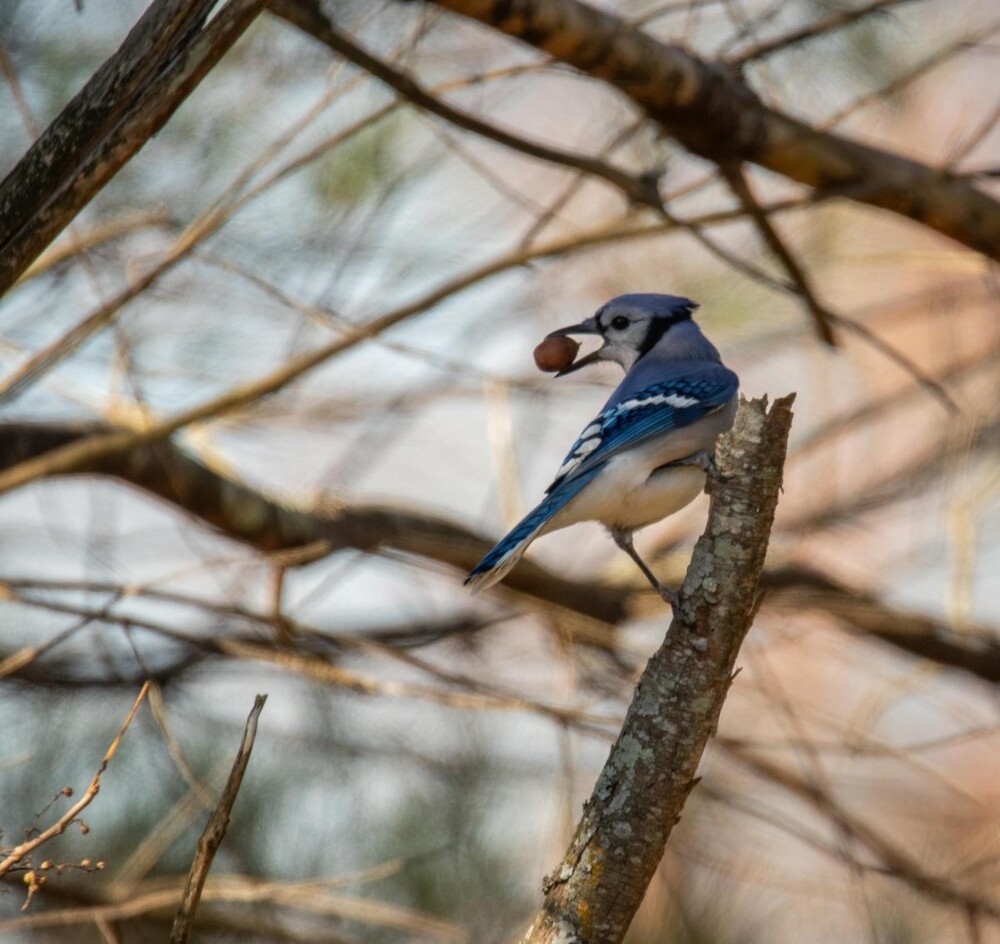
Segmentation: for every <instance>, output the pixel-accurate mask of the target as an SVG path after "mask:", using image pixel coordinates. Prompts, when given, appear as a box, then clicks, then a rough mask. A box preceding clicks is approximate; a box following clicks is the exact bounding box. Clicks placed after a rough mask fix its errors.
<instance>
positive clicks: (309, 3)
mask: <svg viewBox="0 0 1000 944" xmlns="http://www.w3.org/2000/svg"><path fill="white" fill-rule="evenodd" d="M268 8H269V9H270V10H271V12H272V13H274V14H276V15H277V16H280V17H281V18H282V19H284V20H287V21H288V22H289V23H292V24H294V25H295V26H297V27H298V28H299V29H301V30H302V31H303V32H305V33H308V34H309V35H310V36H312V37H313V38H314V39H316V40H318V41H319V42H321V43H323V45H325V46H327V47H328V48H329V49H330V50H332V51H333V52H335V53H336V54H337V55H338V56H341V57H342V58H344V59H346V60H347V61H348V62H353V63H354V64H355V65H356V66H359V67H360V68H362V69H364V71H365V72H367V73H369V74H370V75H373V76H374V77H375V78H377V79H378V80H379V81H380V82H383V83H384V84H385V85H388V86H389V88H391V89H393V90H394V91H396V92H397V93H398V94H399V95H401V96H402V97H403V98H404V99H406V100H407V101H408V102H410V103H412V104H413V105H416V106H417V107H418V108H421V109H423V110H424V111H426V112H430V113H431V114H432V115H437V116H438V117H439V118H443V119H444V120H445V121H447V122H449V123H450V124H453V125H455V127H457V128H462V129H463V130H465V131H471V132H472V133H473V134H477V135H479V136H480V137H482V138H486V139H487V140H489V141H493V142H495V143H497V144H502V145H503V146H504V147H508V148H511V149H513V150H516V151H519V152H521V153H522V154H527V155H528V156H529V157H534V158H537V159H539V160H543V161H547V162H549V163H552V164H557V165H559V166H562V167H570V168H573V169H574V170H578V171H581V172H582V173H585V174H589V175H591V176H593V177H598V178H600V179H602V180H605V181H607V182H608V183H610V184H611V185H612V186H614V187H617V188H618V189H619V190H620V191H621V192H622V193H624V194H625V195H626V196H627V197H628V198H629V200H630V201H632V202H633V203H636V204H638V205H640V206H651V207H658V206H659V205H660V202H661V201H660V196H659V193H658V191H657V186H656V178H655V177H654V176H636V175H634V174H630V173H628V172H627V171H624V170H621V169H620V168H617V167H615V166H614V165H612V164H608V163H607V162H606V161H602V160H599V159H598V158H594V157H590V156H589V155H586V154H580V153H578V152H574V151H565V150H563V149H561V148H553V147H549V146H548V145H545V144H541V143H539V142H536V141H530V140H528V139H527V138H523V137H521V136H520V135H516V134H512V133H511V132H509V131H505V130H504V129H503V128H499V127H497V126H496V125H493V124H490V123H489V122H487V121H483V120H482V119H481V118H477V117H476V116H475V115H471V114H469V113H468V112H466V111H462V110H461V109H460V108H455V107H454V106H453V105H449V104H447V103H446V102H444V101H442V100H441V99H440V98H438V97H437V96H435V95H433V94H432V93H431V92H429V91H427V90H426V89H425V88H423V86H421V85H420V84H419V83H418V82H416V81H415V80H414V79H413V78H412V77H410V76H409V75H407V74H406V73H405V72H402V71H401V70H399V69H397V68H395V67H394V66H392V65H390V64H389V63H387V62H385V61H383V60H382V59H379V58H378V57H376V56H373V55H372V54H371V53H369V52H367V51H365V50H364V49H362V48H361V47H360V46H359V45H357V43H355V42H354V41H353V40H352V39H351V38H350V37H348V36H346V35H345V34H344V33H342V32H340V31H339V30H338V29H337V28H336V27H335V26H334V25H333V22H332V21H331V20H330V18H329V17H328V16H327V15H326V14H325V13H324V12H323V10H322V8H321V7H320V5H319V2H318V0H269V3H268Z"/></svg>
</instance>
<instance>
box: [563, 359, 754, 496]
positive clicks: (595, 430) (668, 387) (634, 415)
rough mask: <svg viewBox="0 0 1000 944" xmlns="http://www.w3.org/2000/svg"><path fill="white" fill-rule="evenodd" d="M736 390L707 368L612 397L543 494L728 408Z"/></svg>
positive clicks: (722, 371) (734, 381) (728, 374)
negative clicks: (672, 431)
mask: <svg viewBox="0 0 1000 944" xmlns="http://www.w3.org/2000/svg"><path fill="white" fill-rule="evenodd" d="M706 368H707V369H706ZM738 388H739V379H738V378H737V376H736V374H734V373H733V372H732V371H731V370H729V369H728V368H726V367H723V366H722V365H721V364H712V365H706V367H704V368H702V369H700V370H698V371H697V372H694V373H692V374H690V375H687V376H683V375H682V376H678V377H675V378H673V379H671V380H665V381H661V382H659V383H654V384H651V385H649V386H648V387H645V388H644V389H642V390H639V391H636V392H635V393H619V394H616V395H615V396H614V397H612V398H611V400H609V401H608V404H607V406H606V407H605V408H604V410H603V411H602V412H601V413H600V414H599V415H598V416H597V417H596V418H595V419H594V420H593V422H591V423H590V424H588V425H587V427H586V428H585V429H584V431H583V433H582V434H581V436H580V438H579V439H577V441H576V442H575V443H574V444H573V448H572V449H570V451H569V453H568V454H567V456H566V458H565V459H564V460H563V464H562V466H561V468H560V469H559V473H558V474H557V475H556V479H555V481H554V482H553V483H552V484H551V485H550V486H549V488H548V492H549V494H555V492H556V490H558V489H559V488H560V486H562V485H563V484H564V483H568V482H571V481H573V480H575V479H576V478H577V477H578V476H581V475H584V474H586V473H587V472H590V471H591V470H593V469H595V468H597V467H598V466H600V465H602V464H603V463H605V462H606V461H607V460H608V459H610V458H611V457H612V456H613V455H615V454H617V453H619V452H621V451H622V450H623V449H628V448H630V447H632V446H635V445H638V444H639V443H641V442H643V441H644V440H647V439H652V438H654V437H657V436H663V435H665V434H666V433H669V432H670V431H671V430H672V429H679V428H681V427H683V426H689V425H690V424H691V423H695V422H697V421H698V420H700V419H701V418H702V417H704V416H707V415H708V414H709V413H711V412H713V411H714V410H717V409H719V408H720V407H722V406H723V405H725V404H726V403H728V402H729V400H730V399H732V397H733V396H734V395H735V393H736V391H737V389H738Z"/></svg>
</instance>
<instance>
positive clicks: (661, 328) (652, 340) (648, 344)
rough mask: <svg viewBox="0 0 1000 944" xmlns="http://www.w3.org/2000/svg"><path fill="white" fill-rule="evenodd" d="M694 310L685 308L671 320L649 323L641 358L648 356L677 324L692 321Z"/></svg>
mask: <svg viewBox="0 0 1000 944" xmlns="http://www.w3.org/2000/svg"><path fill="white" fill-rule="evenodd" d="M693 310H694V309H692V308H683V309H680V310H675V311H674V312H673V314H671V316H670V317H669V318H653V319H652V321H650V322H649V329H648V330H647V331H646V337H645V338H643V339H642V346H641V347H640V348H639V357H643V356H644V355H646V354H648V353H649V352H650V351H651V350H652V349H653V348H654V347H655V346H656V345H657V344H658V343H659V341H660V339H661V338H662V337H663V335H665V334H666V333H667V332H668V331H669V330H670V329H671V328H672V327H673V326H674V325H675V324H680V322H682V321H690V320H691V313H692V311H693Z"/></svg>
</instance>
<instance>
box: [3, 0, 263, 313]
mask: <svg viewBox="0 0 1000 944" xmlns="http://www.w3.org/2000/svg"><path fill="white" fill-rule="evenodd" d="M264 2H265V0H229V2H228V3H226V4H225V6H224V7H223V8H222V9H221V10H220V11H219V12H218V13H217V14H216V15H215V16H214V17H212V19H211V21H210V22H209V23H208V24H207V25H205V22H204V21H205V19H206V17H207V16H208V14H209V12H210V11H211V9H212V7H213V6H215V0H211V2H206V0H157V2H156V3H154V4H153V5H152V6H151V7H150V8H149V10H147V11H146V13H145V14H144V15H143V17H142V18H141V19H140V20H139V22H138V23H137V24H136V25H135V27H134V28H133V29H132V31H131V32H130V33H129V35H128V37H127V38H126V40H125V42H124V43H123V44H122V46H121V47H120V48H119V49H118V51H117V52H116V53H115V55H114V56H112V57H111V58H110V59H108V61H107V62H105V63H104V65H102V66H101V68H100V69H98V71H97V72H96V73H95V74H94V76H93V77H92V78H91V79H90V81H89V82H88V83H87V84H86V85H85V86H84V87H83V89H82V90H81V91H80V92H79V93H78V94H77V95H76V96H75V97H74V98H73V100H72V101H71V102H70V103H69V104H68V105H67V106H66V107H65V108H64V109H63V111H62V112H61V113H60V114H59V116H58V117H57V118H56V119H55V121H53V122H52V124H51V125H49V127H48V128H47V129H46V130H45V132H44V133H43V134H42V136H41V137H40V138H39V139H38V140H37V141H36V142H35V143H34V144H33V145H32V147H31V148H30V149H29V151H28V152H27V154H25V156H24V157H23V158H22V159H21V160H20V161H19V162H18V164H17V166H15V168H14V169H13V170H12V171H11V172H10V173H9V174H8V175H7V177H6V178H5V179H4V181H3V182H2V183H0V295H3V294H4V293H5V292H6V291H7V290H8V289H9V288H10V287H11V286H12V285H13V284H14V283H15V282H16V281H17V280H18V278H19V277H20V276H21V274H22V273H23V272H24V271H25V270H26V269H27V268H28V267H29V266H30V265H31V264H32V262H34V261H35V259H37V258H38V256H39V255H40V254H41V252H42V251H43V250H44V249H45V247H46V246H48V244H49V243H50V242H51V241H52V240H53V239H55V237H56V236H57V235H58V234H59V233H60V232H61V231H62V230H63V229H64V228H65V227H66V225H67V224H68V223H69V222H70V221H71V220H72V219H73V217H75V216H76V214H77V213H78V212H79V211H80V210H81V209H82V208H83V207H84V206H86V205H87V203H89V202H90V200H91V199H92V198H93V197H94V196H95V195H96V194H97V193H98V192H99V191H100V190H101V188H102V187H103V186H104V185H105V184H106V183H107V182H108V181H109V180H110V179H111V178H112V177H113V176H114V175H115V174H116V173H117V172H118V171H119V170H120V169H121V167H122V166H124V165H125V164H126V163H127V162H128V161H129V160H130V159H131V158H132V156H133V155H134V154H136V153H137V152H138V151H139V149H140V148H141V147H142V146H143V145H144V144H145V143H146V141H148V140H149V139H150V138H151V137H152V136H153V135H154V134H155V133H156V132H157V131H158V130H159V129H160V128H161V127H163V125H164V124H165V123H166V122H167V120H168V119H169V118H170V116H171V115H172V114H173V113H174V112H175V111H176V110H177V108H178V107H179V106H180V104H181V102H183V101H184V100H185V99H186V98H187V97H188V95H190V94H191V92H192V91H193V90H194V89H195V88H196V87H197V86H198V83H199V82H201V80H202V79H203V78H204V77H205V76H206V75H207V74H208V72H209V71H210V70H211V69H212V67H213V66H214V65H215V64H216V63H217V62H218V61H219V59H221V58H222V56H223V55H224V54H225V53H226V52H227V51H228V50H229V48H230V47H231V46H232V45H233V43H235V42H236V40H237V39H239V37H240V36H241V35H242V34H243V32H244V30H245V29H246V28H247V27H248V26H249V25H250V23H251V22H253V20H254V18H255V17H256V16H257V14H258V13H260V11H261V9H262V7H263V6H264Z"/></svg>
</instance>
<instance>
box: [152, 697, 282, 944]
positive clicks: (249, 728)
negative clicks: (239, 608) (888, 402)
mask: <svg viewBox="0 0 1000 944" xmlns="http://www.w3.org/2000/svg"><path fill="white" fill-rule="evenodd" d="M266 701H267V695H258V696H257V697H256V698H254V701H253V708H251V709H250V714H249V716H248V717H247V723H246V727H245V728H244V729H243V741H242V742H241V743H240V748H239V750H238V751H237V752H236V759H235V760H234V761H233V769H232V770H231V771H230V773H229V780H228V781H227V782H226V786H225V789H224V790H223V791H222V796H220V797H219V803H218V806H216V808H215V810H214V811H213V812H212V815H211V816H210V817H209V818H208V822H207V823H206V824H205V829H204V831H203V832H202V834H201V838H200V839H199V840H198V852H197V853H196V855H195V857H194V861H193V862H192V863H191V870H190V871H189V872H188V878H187V884H186V885H185V886H184V894H183V895H182V896H181V903H180V906H179V907H178V909H177V915H176V917H175V918H174V926H173V928H171V931H170V944H187V940H188V938H189V937H190V936H191V929H192V927H193V925H194V916H195V911H196V910H197V908H198V902H199V901H200V900H201V892H202V889H203V888H204V887H205V880H206V879H207V878H208V871H209V869H210V868H211V867H212V860H213V859H214V858H215V853H216V851H217V850H218V848H219V845H220V843H221V842H222V840H223V837H224V836H225V835H226V830H227V829H228V828H229V814H230V812H231V811H232V809H233V804H234V803H235V802H236V795H237V794H238V793H239V792H240V785H241V784H242V783H243V775H244V774H245V773H246V770H247V764H249V763H250V752H251V751H252V750H253V742H254V738H255V737H256V736H257V719H258V717H260V713H261V711H263V710H264V703H265V702H266Z"/></svg>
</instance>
